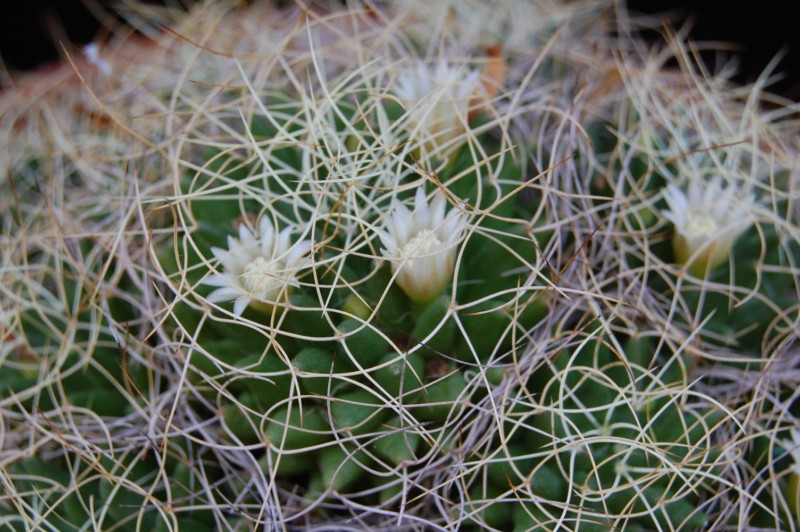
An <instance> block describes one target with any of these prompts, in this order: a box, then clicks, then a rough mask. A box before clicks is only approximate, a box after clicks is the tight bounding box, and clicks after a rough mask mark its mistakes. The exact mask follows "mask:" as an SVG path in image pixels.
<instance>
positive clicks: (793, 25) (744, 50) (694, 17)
mask: <svg viewBox="0 0 800 532" xmlns="http://www.w3.org/2000/svg"><path fill="white" fill-rule="evenodd" d="M185 1H189V0H185ZM432 1H436V0H432ZM522 1H524V0H522ZM284 2H285V0H284ZM151 3H155V4H158V3H159V2H155V1H154V2H151ZM161 3H162V4H163V2H161ZM171 3H172V4H173V5H174V4H177V2H176V1H175V0H172V2H171ZM87 5H91V6H93V7H92V8H91V9H89V8H88V7H87ZM107 5H110V3H109V2H108V1H105V0H28V1H20V2H14V1H9V0H2V1H0V57H2V60H3V61H4V62H5V64H6V67H7V68H8V69H10V70H26V69H31V68H35V67H37V66H40V65H43V64H47V63H48V62H51V61H53V60H55V59H56V58H57V57H58V52H57V48H56V44H55V43H56V42H58V41H60V40H64V39H66V40H69V41H72V42H75V43H87V42H89V41H91V40H92V38H93V36H94V35H95V34H96V33H97V32H98V31H100V32H103V31H108V30H107V29H106V30H104V29H103V27H102V26H101V24H100V22H99V21H98V20H97V17H95V16H94V15H93V14H92V10H94V11H95V12H96V10H97V9H98V8H100V9H103V7H102V6H107ZM628 6H629V8H630V9H631V10H632V11H639V12H645V13H661V12H670V13H671V15H672V20H673V21H676V22H677V23H678V24H679V25H680V24H682V23H683V22H684V21H687V20H688V21H691V23H692V31H691V36H692V38H693V39H695V40H697V41H709V40H713V41H724V42H731V43H735V44H737V45H738V47H739V50H738V52H737V55H738V58H739V61H740V69H741V73H740V75H739V77H738V78H737V80H738V81H741V82H748V81H752V80H753V79H755V78H756V77H757V76H758V75H759V74H760V73H761V72H762V71H763V69H764V68H765V67H766V66H767V64H768V63H769V61H770V60H771V59H772V58H773V57H774V56H775V55H776V54H777V53H778V52H779V51H781V50H783V51H785V53H786V55H785V56H784V58H783V60H782V61H781V63H780V64H779V66H778V69H777V70H778V71H779V72H783V73H784V74H785V79H783V80H781V81H779V82H777V83H776V84H775V85H773V86H772V88H771V91H772V92H775V93H777V94H781V95H783V96H786V97H789V98H792V99H794V100H800V15H798V14H796V13H795V12H794V10H792V7H793V6H794V7H800V2H797V0H794V1H778V0H758V1H753V0H749V1H745V0H695V1H694V2H692V1H690V0H683V1H677V0H672V1H669V0H628ZM107 13H110V11H107ZM108 21H109V19H108V18H106V20H105V22H106V24H108ZM646 37H647V38H649V39H656V38H658V36H657V34H656V33H655V32H650V33H648V34H647V35H646ZM705 59H706V61H707V62H713V60H714V55H713V54H708V55H707V56H706V57H705Z"/></svg>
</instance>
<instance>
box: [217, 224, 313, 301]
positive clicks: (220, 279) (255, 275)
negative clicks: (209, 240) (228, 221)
mask: <svg viewBox="0 0 800 532" xmlns="http://www.w3.org/2000/svg"><path fill="white" fill-rule="evenodd" d="M291 232H292V229H291V228H290V227H287V228H286V229H284V230H283V231H281V232H280V233H277V230H276V228H275V226H274V225H273V223H272V220H270V218H269V217H267V216H262V217H261V221H260V222H259V224H258V238H256V236H255V235H253V233H251V232H250V230H249V229H248V228H247V227H245V225H244V224H241V225H240V226H239V239H238V240H237V239H235V238H233V237H231V236H229V237H228V249H227V250H225V249H220V248H216V247H212V248H211V252H212V253H213V254H214V256H215V257H216V258H217V260H219V262H220V264H221V265H222V267H223V268H224V271H223V272H222V273H216V274H214V275H212V276H211V277H209V278H208V279H206V280H204V281H203V283H204V284H207V285H209V286H216V287H218V288H217V289H216V290H214V291H213V292H211V293H210V294H209V295H208V298H207V299H208V301H210V302H212V303H218V302H221V301H233V302H234V303H233V313H234V314H235V315H237V316H240V315H241V314H242V312H244V309H245V308H247V306H248V305H250V304H251V303H255V304H259V305H262V306H265V307H271V306H273V305H274V304H275V303H276V302H277V299H278V297H280V295H281V292H282V291H284V290H286V289H287V285H288V286H297V285H298V283H297V280H296V278H295V274H296V272H297V269H298V268H300V267H301V266H302V264H303V260H302V259H303V255H305V254H306V253H307V252H308V250H309V249H310V248H311V242H309V241H307V240H304V241H300V242H295V243H294V244H292V243H291V241H290V239H289V237H290V235H291ZM276 233H277V234H276Z"/></svg>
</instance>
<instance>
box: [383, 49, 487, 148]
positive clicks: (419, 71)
mask: <svg viewBox="0 0 800 532" xmlns="http://www.w3.org/2000/svg"><path fill="white" fill-rule="evenodd" d="M479 77H480V74H479V73H478V72H475V71H472V70H465V69H464V68H456V67H452V66H449V65H448V64H447V63H446V62H444V61H440V62H439V63H438V64H437V65H436V68H435V69H432V68H431V67H430V66H428V65H425V64H424V63H418V64H417V65H415V66H414V67H413V68H409V69H407V70H406V71H404V72H402V73H401V74H400V75H398V77H397V85H396V86H395V94H397V97H398V98H400V100H401V102H402V103H403V105H404V106H405V107H406V109H407V111H408V129H409V132H410V133H411V134H412V135H414V136H415V139H416V140H417V141H419V142H421V149H423V150H424V152H423V154H424V155H432V156H434V157H437V158H439V159H442V160H444V159H447V157H448V154H449V153H450V152H451V151H452V150H453V149H455V148H456V147H458V146H460V144H461V143H460V142H456V141H455V140H456V139H457V138H458V137H459V136H461V135H462V134H463V133H464V125H465V124H466V122H467V115H468V113H469V103H470V100H471V99H472V97H474V96H475V95H476V93H477V91H478V90H479V89H480V83H479Z"/></svg>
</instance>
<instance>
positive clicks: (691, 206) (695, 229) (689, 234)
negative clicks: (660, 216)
mask: <svg viewBox="0 0 800 532" xmlns="http://www.w3.org/2000/svg"><path fill="white" fill-rule="evenodd" d="M664 199H665V200H666V202H667V206H668V207H669V210H667V211H664V216H665V217H666V218H667V219H668V220H669V221H671V222H672V223H673V225H674V226H675V232H674V234H673V237H672V247H673V249H674V251H675V257H676V258H677V260H678V261H679V262H681V263H683V264H688V263H690V267H689V268H690V271H691V272H692V273H693V274H694V275H697V276H698V277H703V276H704V275H705V274H706V273H707V272H709V271H711V270H713V269H714V268H716V267H717V266H719V265H721V264H723V263H724V262H725V261H726V260H728V257H729V256H730V253H731V249H732V248H733V245H734V244H735V243H736V240H737V239H738V238H739V236H741V234H742V233H743V232H744V231H745V230H747V228H748V227H750V225H752V223H753V221H752V218H751V216H750V213H749V211H748V210H747V208H746V207H747V206H749V205H752V204H753V202H754V200H753V197H752V196H751V195H749V194H740V193H739V191H738V190H737V188H736V187H735V186H734V185H733V184H731V185H729V186H728V188H723V185H722V179H720V178H715V179H712V180H711V181H709V182H707V181H703V180H700V179H692V180H690V181H689V186H688V191H687V192H684V191H683V190H682V189H680V188H679V187H677V186H675V185H670V186H668V187H667V188H666V189H665V190H664Z"/></svg>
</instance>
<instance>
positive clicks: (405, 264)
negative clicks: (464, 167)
mask: <svg viewBox="0 0 800 532" xmlns="http://www.w3.org/2000/svg"><path fill="white" fill-rule="evenodd" d="M445 204H446V200H445V197H444V194H442V193H441V192H440V191H437V192H436V194H435V197H434V198H433V201H432V202H431V204H430V205H429V204H428V202H427V201H426V199H425V191H424V187H419V188H418V189H417V195H416V197H415V199H414V210H413V211H409V209H408V208H407V207H406V206H405V205H403V204H402V203H400V202H399V201H398V200H397V199H395V200H394V201H393V203H392V211H391V214H390V216H389V217H388V218H387V219H386V229H385V231H378V235H379V236H380V239H381V241H382V243H383V245H384V249H382V252H383V255H384V257H386V258H387V259H388V260H390V261H391V264H392V271H395V272H398V273H397V284H399V285H400V287H401V288H402V289H403V290H404V291H405V293H406V294H407V295H408V297H410V298H411V299H412V300H414V301H418V302H426V301H430V300H431V299H433V298H434V297H436V296H437V295H439V293H440V292H441V291H442V290H443V289H444V287H445V286H446V285H447V283H448V282H449V281H450V279H451V278H452V276H453V267H454V264H455V256H456V248H457V247H458V244H459V243H460V242H461V240H462V239H463V236H464V230H465V229H466V227H467V224H468V222H467V219H466V216H465V215H464V214H463V213H461V212H459V211H458V210H455V209H453V210H451V211H450V212H449V213H448V214H447V216H445ZM398 270H399V271H398Z"/></svg>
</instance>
